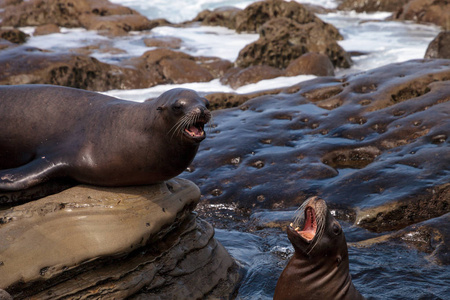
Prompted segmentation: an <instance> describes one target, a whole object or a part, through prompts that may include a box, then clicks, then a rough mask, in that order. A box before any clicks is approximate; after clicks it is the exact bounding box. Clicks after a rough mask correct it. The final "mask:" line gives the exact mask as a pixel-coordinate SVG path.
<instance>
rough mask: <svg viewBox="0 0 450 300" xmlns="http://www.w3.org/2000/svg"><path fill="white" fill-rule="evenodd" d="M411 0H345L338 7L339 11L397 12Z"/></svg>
mask: <svg viewBox="0 0 450 300" xmlns="http://www.w3.org/2000/svg"><path fill="white" fill-rule="evenodd" d="M408 2H409V0H378V1H367V0H344V1H342V2H341V3H340V4H339V5H338V8H337V9H338V10H354V11H356V12H375V11H392V12H393V11H397V10H398V9H400V8H402V6H403V5H405V4H406V3H408Z"/></svg>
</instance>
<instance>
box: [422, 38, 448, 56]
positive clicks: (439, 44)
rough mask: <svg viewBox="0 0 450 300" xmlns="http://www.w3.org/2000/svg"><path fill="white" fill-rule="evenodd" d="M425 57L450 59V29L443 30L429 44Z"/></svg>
mask: <svg viewBox="0 0 450 300" xmlns="http://www.w3.org/2000/svg"><path fill="white" fill-rule="evenodd" d="M425 58H447V59H450V31H442V32H440V33H439V34H438V35H437V37H435V38H434V39H433V40H432V41H431V43H430V44H429V45H428V48H427V51H426V52H425Z"/></svg>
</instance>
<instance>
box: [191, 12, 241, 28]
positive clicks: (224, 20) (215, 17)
mask: <svg viewBox="0 0 450 300" xmlns="http://www.w3.org/2000/svg"><path fill="white" fill-rule="evenodd" d="M240 11H241V9H239V8H236V7H219V8H216V9H215V10H213V11H210V10H209V9H206V10H204V11H202V12H200V13H199V14H198V15H197V16H196V17H195V18H194V19H193V20H192V22H201V24H202V25H204V26H223V27H227V28H230V29H236V16H237V14H238V13H239V12H240Z"/></svg>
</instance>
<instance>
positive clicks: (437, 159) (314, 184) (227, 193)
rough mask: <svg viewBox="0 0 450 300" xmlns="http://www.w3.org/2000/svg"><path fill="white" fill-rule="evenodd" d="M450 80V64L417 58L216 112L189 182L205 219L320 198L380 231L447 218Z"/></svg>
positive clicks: (314, 82) (324, 79)
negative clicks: (218, 213)
mask: <svg viewBox="0 0 450 300" xmlns="http://www.w3.org/2000/svg"><path fill="white" fill-rule="evenodd" d="M449 82H450V61H449V60H414V61H408V62H405V63H399V64H393V65H387V66H385V67H381V68H378V69H374V70H371V71H367V72H364V73H360V74H354V75H349V76H347V77H344V78H332V77H321V78H317V79H314V80H311V81H306V82H302V83H300V84H299V85H297V86H295V87H292V88H289V89H286V90H284V91H283V92H282V93H279V94H275V95H266V96H261V97H257V98H253V99H251V100H249V101H247V102H245V103H243V104H241V105H240V106H239V107H237V108H231V109H227V110H222V111H216V112H214V114H213V117H214V118H213V120H214V125H212V128H211V133H210V135H209V138H208V139H206V140H205V141H204V142H203V143H202V146H201V147H200V149H199V152H198V153H197V156H196V159H195V160H194V162H193V164H192V166H191V167H190V173H187V172H185V173H183V174H182V176H183V177H186V178H189V179H191V180H193V181H195V182H196V183H197V184H198V185H199V187H200V188H201V190H202V194H203V195H204V196H203V199H202V206H201V208H202V214H203V215H205V216H207V215H208V213H209V212H210V211H211V210H214V211H215V210H216V208H217V207H218V206H224V207H228V206H232V207H233V209H228V212H227V214H228V215H230V218H232V217H233V216H236V215H237V214H239V213H242V212H244V213H246V212H249V211H251V210H252V209H254V208H270V209H274V208H286V207H298V206H299V205H300V204H301V203H302V202H303V201H304V200H305V199H306V198H307V197H308V196H312V195H317V194H319V195H321V197H323V198H324V199H326V200H327V202H328V203H329V205H330V206H331V207H332V208H335V209H337V211H338V212H339V213H340V214H342V215H346V216H348V218H349V220H350V221H354V222H356V223H357V224H358V225H359V226H363V227H366V228H369V229H370V230H373V231H385V230H394V229H398V228H402V227H405V226H408V225H410V224H413V223H417V222H421V221H423V220H426V219H429V218H432V217H437V216H440V215H442V214H445V213H447V212H448V211H449V209H450V203H449V201H450V195H449V191H450V189H449V188H448V187H446V186H445V184H447V183H448V182H449V181H450V177H449V174H448V172H447V170H448V169H449V168H450V165H449V162H450V156H449V155H450V152H449V151H448V143H449V139H450V138H449V136H448V132H449V130H450V122H449V120H450V118H449V115H450V111H449V105H448V101H450V97H449V95H450V84H449ZM289 91H293V92H294V93H289ZM295 91H296V92H295ZM227 97H228V99H231V100H229V101H232V100H233V98H232V97H231V96H229V95H228V96H227ZM258 166H262V167H258ZM215 190H217V191H220V192H213V191H215ZM237 226H241V225H237Z"/></svg>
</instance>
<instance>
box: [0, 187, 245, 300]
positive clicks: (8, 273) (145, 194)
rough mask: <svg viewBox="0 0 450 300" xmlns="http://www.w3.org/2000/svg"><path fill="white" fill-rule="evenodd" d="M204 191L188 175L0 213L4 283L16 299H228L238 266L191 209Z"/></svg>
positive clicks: (81, 191)
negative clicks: (153, 183)
mask: <svg viewBox="0 0 450 300" xmlns="http://www.w3.org/2000/svg"><path fill="white" fill-rule="evenodd" d="M199 197H200V192H199V190H198V188H197V187H196V186H195V185H194V184H193V183H191V182H189V181H186V180H183V179H172V180H170V181H167V182H165V183H161V184H157V185H153V186H140V187H123V188H100V187H92V186H83V185H81V186H77V187H74V188H71V189H68V190H65V191H63V192H61V193H59V194H55V195H51V196H48V197H45V198H42V199H39V200H36V201H32V202H29V203H26V204H23V205H20V206H16V207H13V208H11V209H8V210H5V211H1V212H0V220H1V221H0V240H2V241H3V242H2V243H1V244H0V253H1V261H2V263H1V264H0V269H1V272H0V288H2V289H5V290H6V291H8V292H9V293H10V294H11V295H12V296H13V297H14V299H24V298H30V297H32V298H36V299H62V298H78V299H80V298H83V299H85V298H116V299H119V298H120V299H124V298H127V297H135V298H149V297H150V298H152V299H159V298H161V299H180V298H183V299H198V298H203V297H210V298H214V297H216V298H222V297H224V298H228V297H230V295H231V294H232V293H233V292H234V290H235V289H236V286H237V283H238V280H239V278H240V273H239V267H238V266H237V264H236V263H235V261H234V260H233V259H232V258H231V256H230V255H229V254H228V253H227V251H226V250H225V249H224V248H223V247H222V246H221V245H220V244H219V243H218V242H217V241H216V240H215V239H214V230H213V228H212V227H211V225H209V224H208V223H206V222H205V221H203V220H201V219H199V218H197V217H196V215H194V214H193V213H192V210H193V209H194V207H195V205H196V203H197V201H198V199H199ZM29 249H33V251H29Z"/></svg>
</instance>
